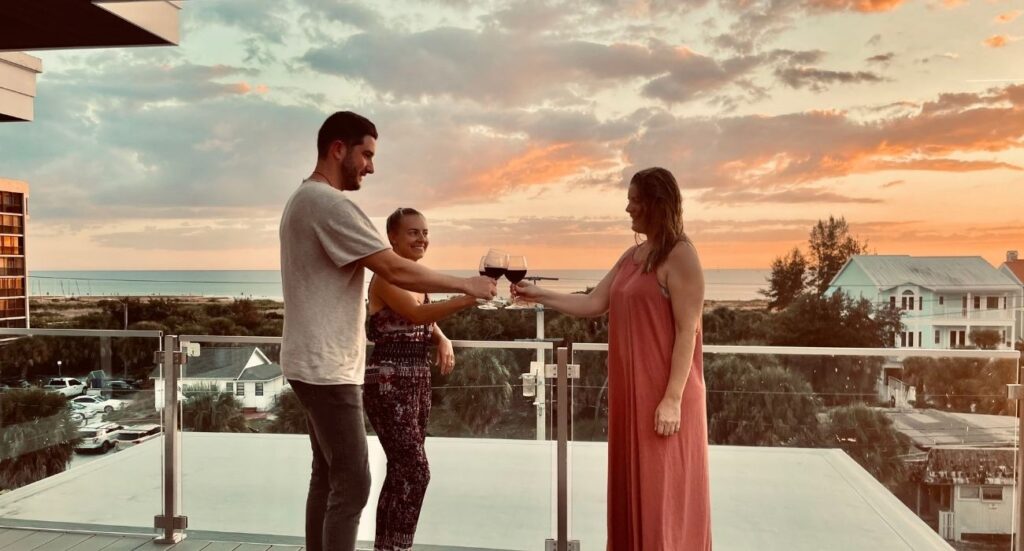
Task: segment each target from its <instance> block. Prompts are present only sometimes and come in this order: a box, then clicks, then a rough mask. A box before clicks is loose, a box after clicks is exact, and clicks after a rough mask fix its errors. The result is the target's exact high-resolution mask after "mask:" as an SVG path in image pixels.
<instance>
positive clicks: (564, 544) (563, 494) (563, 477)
mask: <svg viewBox="0 0 1024 551" xmlns="http://www.w3.org/2000/svg"><path fill="white" fill-rule="evenodd" d="M570 346H571V345H570ZM557 356H558V359H557V364H558V378H557V379H556V381H557V383H556V388H557V393H558V551H569V416H570V415H572V405H571V404H570V403H569V348H567V347H564V346H563V347H559V348H558V352H557Z"/></svg>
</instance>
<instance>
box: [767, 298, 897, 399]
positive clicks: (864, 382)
mask: <svg viewBox="0 0 1024 551" xmlns="http://www.w3.org/2000/svg"><path fill="white" fill-rule="evenodd" d="M874 313H875V311H874V308H873V306H872V305H871V303H870V302H869V301H868V300H867V299H864V298H861V299H859V300H856V301H854V300H853V299H852V298H850V297H849V296H848V295H846V294H845V293H844V292H843V291H842V290H839V291H837V292H835V293H832V294H831V295H828V296H822V295H817V294H805V295H803V296H801V297H800V298H798V299H797V300H796V301H795V302H794V303H793V304H791V305H790V306H789V308H786V309H785V310H784V311H782V312H779V313H778V314H776V315H775V317H774V320H773V323H772V326H771V329H770V331H769V336H768V340H769V343H770V344H772V345H775V346H802V347H845V348H851V347H852V348H885V347H892V346H893V344H894V343H893V339H892V335H893V334H894V331H898V330H899V329H900V327H901V326H902V324H901V323H900V322H899V321H898V320H899V318H898V317H895V318H894V317H893V316H891V315H889V314H890V313H889V312H885V315H882V316H875V315H874ZM895 323H900V326H899V327H895V328H894V327H893V324H895ZM783 361H784V363H785V365H787V366H789V367H791V368H794V369H799V370H801V372H802V373H803V374H804V376H806V377H807V379H808V380H809V381H810V383H811V386H812V387H813V388H814V390H815V392H818V393H819V394H821V395H822V397H823V399H824V400H825V402H826V403H827V404H837V403H849V402H855V401H861V400H864V399H866V398H867V397H868V396H872V395H874V383H875V380H876V379H877V377H878V373H879V371H880V369H881V358H875V357H865V358H860V357H845V356H839V357H827V356H795V357H788V358H784V360H783Z"/></svg>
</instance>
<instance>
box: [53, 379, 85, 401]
mask: <svg viewBox="0 0 1024 551" xmlns="http://www.w3.org/2000/svg"><path fill="white" fill-rule="evenodd" d="M43 388H45V389H46V390H50V391H53V392H57V393H60V394H63V395H64V396H67V397H68V398H71V397H72V396H78V395H79V394H85V383H83V382H82V381H79V380H78V379H75V378H73V377H54V378H52V379H50V380H49V382H47V383H46V386H44V387H43Z"/></svg>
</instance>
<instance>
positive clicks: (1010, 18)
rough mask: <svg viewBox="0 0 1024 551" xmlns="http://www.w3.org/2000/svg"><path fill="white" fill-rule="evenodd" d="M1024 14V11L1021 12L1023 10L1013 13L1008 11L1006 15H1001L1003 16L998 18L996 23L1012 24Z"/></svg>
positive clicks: (1000, 15)
mask: <svg viewBox="0 0 1024 551" xmlns="http://www.w3.org/2000/svg"><path fill="white" fill-rule="evenodd" d="M1022 13H1024V11H1021V10H1013V11H1008V12H1006V13H1001V14H999V15H997V16H996V21H995V22H996V23H1010V22H1012V21H1013V20H1014V19H1017V18H1018V17H1020V15H1021V14H1022Z"/></svg>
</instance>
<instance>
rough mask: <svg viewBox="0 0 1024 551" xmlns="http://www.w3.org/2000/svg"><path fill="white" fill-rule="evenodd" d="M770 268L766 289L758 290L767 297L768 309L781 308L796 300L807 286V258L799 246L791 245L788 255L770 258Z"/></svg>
mask: <svg viewBox="0 0 1024 551" xmlns="http://www.w3.org/2000/svg"><path fill="white" fill-rule="evenodd" d="M771 268H772V271H771V275H769V276H768V289H767V290H764V289H762V290H761V291H759V292H760V293H761V294H762V295H764V296H765V297H767V298H768V309H770V310H782V309H783V308H785V307H787V306H789V305H790V304H791V303H792V302H793V301H794V300H796V297H798V296H800V294H801V293H803V292H804V289H805V287H806V286H807V259H806V258H805V257H804V255H803V253H801V252H800V249H799V248H797V247H793V250H792V251H790V252H789V254H788V255H786V256H781V257H776V258H775V260H772V266H771Z"/></svg>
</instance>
